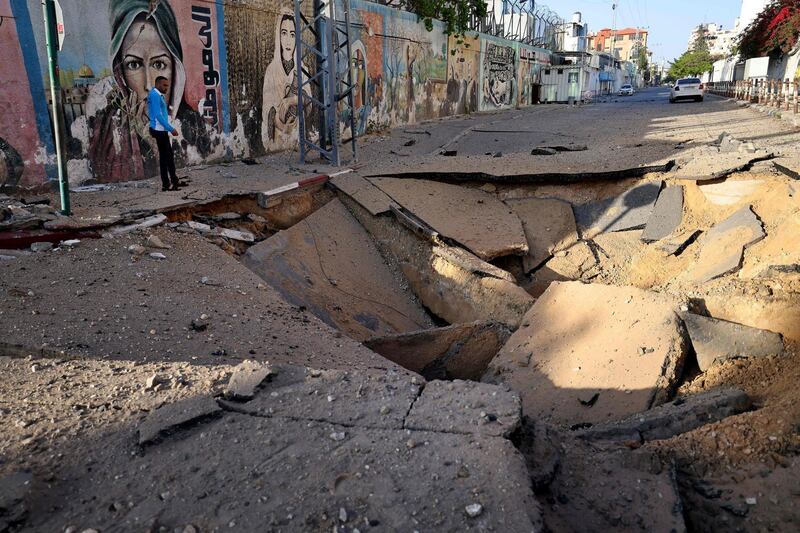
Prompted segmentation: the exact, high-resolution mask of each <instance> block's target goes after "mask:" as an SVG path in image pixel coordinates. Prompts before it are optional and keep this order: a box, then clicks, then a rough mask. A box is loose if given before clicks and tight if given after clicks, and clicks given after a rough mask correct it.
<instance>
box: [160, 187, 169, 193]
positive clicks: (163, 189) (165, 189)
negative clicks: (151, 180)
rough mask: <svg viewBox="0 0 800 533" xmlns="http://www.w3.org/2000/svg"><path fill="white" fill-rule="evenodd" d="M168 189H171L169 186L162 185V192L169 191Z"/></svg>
mask: <svg viewBox="0 0 800 533" xmlns="http://www.w3.org/2000/svg"><path fill="white" fill-rule="evenodd" d="M168 190H169V187H161V192H167V191H168Z"/></svg>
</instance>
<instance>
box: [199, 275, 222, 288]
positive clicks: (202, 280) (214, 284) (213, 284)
mask: <svg viewBox="0 0 800 533" xmlns="http://www.w3.org/2000/svg"><path fill="white" fill-rule="evenodd" d="M200 283H202V284H203V285H208V286H210V287H219V285H220V283H219V282H218V281H215V280H213V279H211V278H209V277H208V276H203V277H202V278H200Z"/></svg>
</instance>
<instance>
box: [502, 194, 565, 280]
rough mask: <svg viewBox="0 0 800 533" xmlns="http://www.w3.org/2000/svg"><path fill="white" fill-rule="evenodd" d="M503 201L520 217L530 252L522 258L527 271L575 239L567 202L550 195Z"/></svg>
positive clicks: (536, 266)
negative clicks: (546, 197)
mask: <svg viewBox="0 0 800 533" xmlns="http://www.w3.org/2000/svg"><path fill="white" fill-rule="evenodd" d="M506 204H508V205H509V207H511V209H512V210H513V211H514V213H516V214H517V216H518V217H519V218H520V220H522V227H523V229H524V230H525V237H526V239H527V240H528V248H529V251H528V255H526V256H525V258H524V268H525V273H526V274H527V273H529V272H531V271H532V270H535V269H536V268H538V267H539V266H540V265H541V264H542V263H544V262H545V261H547V259H549V258H550V257H551V256H552V255H553V254H554V253H556V252H558V251H561V250H564V249H567V248H568V247H570V246H571V245H573V244H574V243H576V242H577V241H578V229H577V227H576V225H575V215H574V214H573V213H572V206H571V205H570V204H569V203H567V202H564V201H562V200H556V199H550V198H548V199H542V198H521V199H514V200H506Z"/></svg>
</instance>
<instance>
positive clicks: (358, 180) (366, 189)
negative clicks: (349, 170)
mask: <svg viewBox="0 0 800 533" xmlns="http://www.w3.org/2000/svg"><path fill="white" fill-rule="evenodd" d="M331 185H333V186H334V187H336V189H337V190H339V191H340V192H342V193H343V194H346V195H347V196H349V197H350V198H352V199H353V200H354V201H356V202H358V204H359V205H360V206H361V207H363V208H364V209H366V210H367V211H369V212H370V214H371V215H380V214H383V213H388V212H389V211H390V210H391V206H393V205H394V206H397V204H396V203H395V202H394V200H392V199H391V198H389V196H388V195H387V194H386V193H385V192H383V191H382V190H380V189H379V188H378V187H376V186H375V185H373V184H372V183H370V182H369V181H368V180H366V179H364V178H362V177H361V176H358V175H356V174H343V175H340V176H336V177H334V178H332V179H331Z"/></svg>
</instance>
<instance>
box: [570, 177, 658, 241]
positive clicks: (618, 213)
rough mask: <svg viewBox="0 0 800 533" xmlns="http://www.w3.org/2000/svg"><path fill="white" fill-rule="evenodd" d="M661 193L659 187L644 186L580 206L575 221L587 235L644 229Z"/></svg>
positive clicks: (649, 184) (650, 184)
mask: <svg viewBox="0 0 800 533" xmlns="http://www.w3.org/2000/svg"><path fill="white" fill-rule="evenodd" d="M660 190H661V187H660V185H659V184H656V183H644V184H642V185H637V186H636V187H633V188H631V189H629V190H627V191H625V192H624V193H623V194H621V195H619V196H615V197H611V198H606V199H604V200H599V201H596V202H589V203H585V204H581V205H577V206H575V208H574V210H575V220H576V221H577V223H578V225H579V226H580V228H581V231H582V232H583V233H584V236H586V235H587V234H590V235H596V234H597V233H604V232H611V231H628V230H632V229H640V228H644V227H645V226H646V225H647V221H648V220H650V216H651V215H652V213H653V207H654V204H655V201H656V199H657V198H658V193H659V191H660Z"/></svg>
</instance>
